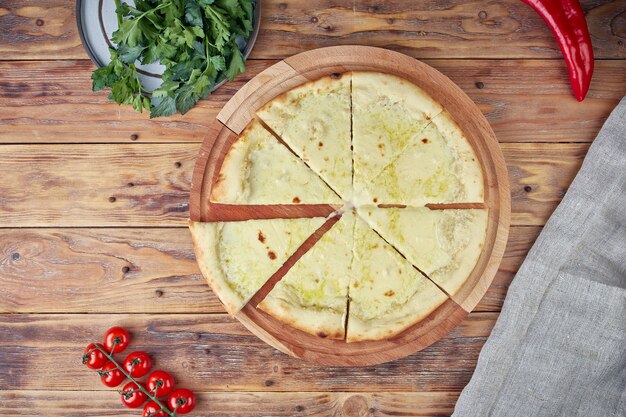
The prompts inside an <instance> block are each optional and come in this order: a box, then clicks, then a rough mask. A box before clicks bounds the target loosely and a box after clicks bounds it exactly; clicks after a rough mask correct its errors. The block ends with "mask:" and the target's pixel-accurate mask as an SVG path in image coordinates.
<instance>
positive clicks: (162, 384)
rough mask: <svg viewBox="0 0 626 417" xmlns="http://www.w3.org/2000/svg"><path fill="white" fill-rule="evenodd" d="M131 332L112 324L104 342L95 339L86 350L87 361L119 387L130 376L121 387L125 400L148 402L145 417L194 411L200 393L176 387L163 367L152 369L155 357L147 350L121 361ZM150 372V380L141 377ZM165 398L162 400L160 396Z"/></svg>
mask: <svg viewBox="0 0 626 417" xmlns="http://www.w3.org/2000/svg"><path fill="white" fill-rule="evenodd" d="M129 343H130V335H129V334H128V332H127V331H126V330H125V329H124V328H122V327H112V328H111V329H109V330H108V331H107V332H106V334H105V338H104V343H103V344H100V343H91V344H89V345H88V346H87V348H86V349H85V352H84V353H83V364H85V365H86V366H87V367H89V368H91V369H95V370H97V371H98V374H99V375H100V379H101V380H102V383H103V384H105V385H106V386H108V387H117V386H119V385H120V384H121V383H122V382H124V381H125V380H127V379H128V380H130V382H128V383H127V384H126V385H124V388H123V389H122V390H121V391H118V392H119V393H120V395H121V399H122V404H124V405H125V406H127V407H129V408H138V407H141V406H142V405H144V403H145V402H146V401H148V402H147V403H146V404H145V405H144V408H143V414H142V417H167V416H169V417H176V416H178V415H180V414H187V413H190V412H191V411H193V409H194V408H195V406H196V397H195V395H194V393H193V392H192V391H191V390H188V389H186V388H178V389H174V378H172V376H171V375H170V374H169V373H168V372H166V371H162V370H156V371H153V372H152V373H150V375H148V373H149V372H150V370H151V368H152V359H151V358H150V356H149V355H148V354H147V353H146V352H140V351H137V352H132V353H131V354H129V355H128V356H127V357H126V359H125V360H124V362H122V363H120V362H118V361H117V360H116V359H115V358H114V357H113V354H114V353H121V352H123V351H124V350H126V348H127V347H128V345H129ZM145 375H148V378H147V381H146V383H145V384H144V383H142V382H140V381H139V380H138V378H141V377H143V376H145ZM159 398H161V400H159Z"/></svg>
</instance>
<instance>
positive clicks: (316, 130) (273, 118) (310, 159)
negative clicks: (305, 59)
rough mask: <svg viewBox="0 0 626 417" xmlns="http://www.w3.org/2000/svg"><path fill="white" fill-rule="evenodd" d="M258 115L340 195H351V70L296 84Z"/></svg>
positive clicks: (345, 196)
mask: <svg viewBox="0 0 626 417" xmlns="http://www.w3.org/2000/svg"><path fill="white" fill-rule="evenodd" d="M258 116H259V117H260V118H261V119H262V120H263V121H264V122H265V123H267V125H268V126H270V127H271V128H272V130H274V131H275V132H276V133H277V134H278V135H279V136H280V137H281V138H282V139H283V140H284V141H285V142H286V143H287V144H288V145H289V147H290V148H291V149H292V150H293V151H294V152H295V153H296V154H297V155H298V156H300V158H302V159H303V160H304V162H305V163H306V164H307V165H308V166H309V167H311V169H313V171H315V172H316V173H317V174H319V175H320V177H322V178H323V179H324V181H326V183H327V184H328V185H329V186H330V187H331V188H332V189H333V190H334V191H335V192H337V193H338V194H339V196H341V197H342V198H343V199H348V198H349V197H350V196H351V195H352V151H351V148H350V147H351V137H350V74H344V75H343V76H342V77H341V78H340V79H332V78H330V77H326V78H322V79H320V80H317V81H313V82H310V83H307V84H304V85H302V86H300V87H297V88H295V89H293V90H291V91H289V92H287V93H286V94H285V95H283V96H281V97H279V98H278V99H274V100H273V101H271V102H269V103H268V104H267V105H266V106H265V107H263V108H262V109H261V110H259V112H258Z"/></svg>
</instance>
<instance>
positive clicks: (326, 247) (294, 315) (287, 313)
mask: <svg viewBox="0 0 626 417" xmlns="http://www.w3.org/2000/svg"><path fill="white" fill-rule="evenodd" d="M354 220H355V214H354V212H352V211H351V212H348V213H346V214H344V215H343V216H342V217H341V219H340V220H339V221H338V222H337V223H335V224H334V225H333V227H332V228H331V229H330V230H329V231H328V232H326V233H325V234H324V235H323V236H322V238H321V239H320V240H319V241H318V242H317V243H316V244H315V246H313V247H312V248H311V250H309V251H308V252H307V253H305V254H304V255H303V256H302V258H300V259H299V260H298V261H297V262H296V263H295V264H294V266H293V267H292V268H291V269H290V270H289V272H287V274H286V275H285V276H284V277H283V279H282V280H280V281H279V282H278V283H277V284H276V286H275V287H274V289H273V290H272V291H271V292H270V293H269V294H268V296H267V297H266V298H265V299H264V300H263V301H262V302H261V303H260V304H259V308H260V309H261V310H263V311H265V312H267V313H269V314H271V315H272V316H274V317H276V318H277V319H278V320H280V321H282V322H283V323H286V324H288V325H290V326H292V327H295V328H297V329H300V330H303V331H305V332H307V333H311V334H314V335H317V336H319V337H323V338H326V337H327V338H330V339H343V338H344V334H345V320H346V314H347V302H348V285H349V283H350V263H351V260H352V240H353V230H354Z"/></svg>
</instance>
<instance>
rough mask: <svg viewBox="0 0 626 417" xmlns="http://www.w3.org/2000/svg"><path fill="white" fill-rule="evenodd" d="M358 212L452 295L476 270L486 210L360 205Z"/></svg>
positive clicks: (481, 247)
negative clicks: (382, 207)
mask: <svg viewBox="0 0 626 417" xmlns="http://www.w3.org/2000/svg"><path fill="white" fill-rule="evenodd" d="M358 213H359V214H360V215H361V216H362V217H363V218H365V219H366V221H367V222H368V224H369V225H370V226H371V227H372V228H373V229H374V230H376V231H377V232H378V233H380V235H381V236H382V237H383V238H385V240H387V241H388V242H389V243H391V244H392V245H393V246H394V247H395V248H396V249H398V251H399V252H400V253H402V254H403V255H404V256H405V257H406V258H407V259H408V260H409V261H410V262H411V263H412V264H413V265H417V266H418V267H419V268H420V270H422V271H423V272H424V273H425V274H426V275H427V276H428V277H429V278H431V279H432V280H433V281H435V282H436V283H437V284H438V285H440V286H441V287H442V288H443V289H444V290H446V292H447V293H448V294H450V295H454V294H456V292H457V291H458V290H459V288H460V287H461V286H462V285H463V283H464V282H465V280H466V279H467V277H468V276H469V275H470V273H471V272H472V270H473V269H474V266H475V265H476V262H477V261H478V257H479V256H480V253H481V252H482V249H483V246H484V243H485V238H486V233H487V214H488V212H487V210H486V209H473V210H430V209H428V208H425V207H422V208H385V209H380V208H376V207H360V208H359V209H358Z"/></svg>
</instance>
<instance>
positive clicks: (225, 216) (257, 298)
mask: <svg viewBox="0 0 626 417" xmlns="http://www.w3.org/2000/svg"><path fill="white" fill-rule="evenodd" d="M352 98H353V95H352V81H351V82H350V113H351V116H350V144H351V146H350V149H351V151H352V150H353V123H354V119H353V102H352ZM257 120H258V121H259V122H260V124H261V125H262V126H263V128H264V129H266V130H267V131H268V132H269V133H271V134H272V135H273V136H274V137H275V138H276V139H277V140H278V141H279V142H280V143H281V144H282V145H283V146H285V147H286V148H287V149H288V150H289V151H290V152H291V153H292V154H293V155H295V156H296V157H298V158H300V156H298V154H297V153H296V152H294V150H293V149H292V148H291V147H290V146H289V145H288V144H287V143H286V142H285V141H284V140H283V139H282V138H281V137H280V135H279V134H277V133H276V132H275V131H274V130H273V129H272V128H271V127H270V126H268V125H267V124H266V123H265V122H264V121H263V120H262V119H261V118H258V117H257ZM432 123H433V122H432V121H429V123H428V124H427V125H426V126H424V128H423V129H422V130H424V129H426V127H428V126H430V125H431V124H432ZM226 128H228V127H227V126H226ZM231 145H232V143H231ZM400 156H401V155H400V154H399V155H396V156H395V158H394V159H393V160H392V161H391V162H389V164H388V165H387V166H389V165H392V164H393V163H394V162H395V161H396V160H397V159H399V158H400ZM300 159H301V160H302V161H303V162H304V164H306V165H307V167H309V168H311V167H310V165H309V164H308V162H307V161H306V160H304V159H302V158H300ZM222 161H223V158H222ZM222 161H219V160H218V166H219V163H221V162H222ZM351 163H352V187H353V192H354V191H355V190H354V185H355V184H354V153H353V154H352V161H351ZM383 170H384V169H383ZM313 171H314V170H313ZM314 172H315V171H314ZM318 177H319V178H320V179H321V180H322V181H323V182H324V183H325V184H326V185H327V186H328V187H329V188H330V189H331V190H333V192H334V193H335V194H337V192H336V191H335V190H334V188H333V187H331V186H330V185H329V184H328V182H327V181H326V180H325V179H324V178H322V177H321V176H320V175H319V174H318ZM337 195H338V194H337ZM338 197H340V198H341V196H339V195H338ZM210 206H212V209H211V210H210V211H209V212H210V215H209V218H208V219H206V220H205V221H239V220H254V219H266V218H304V217H315V216H319V215H323V216H327V220H326V222H325V223H324V224H323V225H322V226H321V227H319V228H318V229H317V230H316V231H315V232H314V233H313V234H312V235H311V236H309V237H308V238H307V239H306V240H305V241H304V243H302V245H301V246H300V247H299V248H298V249H297V250H296V251H295V252H294V253H293V254H292V255H291V256H290V257H289V258H288V259H287V260H286V261H285V263H284V264H283V265H282V266H281V267H280V268H279V269H278V271H276V272H275V273H274V274H273V275H272V276H271V277H270V278H269V279H268V280H267V282H265V284H264V285H263V286H262V287H261V288H260V289H259V290H258V291H257V292H256V293H255V295H254V296H253V297H252V298H251V299H250V301H249V302H248V304H250V305H251V306H252V307H254V308H256V307H257V306H258V304H259V303H261V302H262V301H263V300H264V299H265V298H266V297H267V295H268V294H269V293H270V292H271V291H272V289H273V288H274V287H275V285H276V284H277V283H278V282H279V281H280V280H281V279H282V278H283V277H284V276H285V275H286V274H287V272H289V270H290V269H291V268H292V267H293V266H294V265H295V264H296V262H298V261H299V260H300V258H302V256H303V255H304V254H305V253H307V252H308V251H309V250H311V249H312V248H313V247H314V246H315V244H316V243H317V242H318V241H319V240H320V239H321V238H322V236H323V235H324V234H325V233H327V232H328V231H329V230H330V229H331V228H332V227H333V225H334V224H335V223H336V222H337V221H339V219H340V218H341V216H342V215H343V213H344V211H346V210H353V209H354V205H353V203H352V202H350V201H349V202H346V204H344V206H343V207H341V208H339V207H336V206H332V205H328V204H319V205H317V204H309V205H302V204H294V205H265V206H256V205H247V206H246V205H236V204H221V203H210ZM376 206H377V207H378V208H383V209H384V208H407V207H408V206H407V205H402V204H382V203H381V204H377V205H376ZM425 207H427V208H429V209H431V210H447V209H457V210H459V209H461V210H462V209H468V210H469V209H477V208H478V209H481V208H486V204H485V203H477V202H468V203H453V204H426V205H425ZM277 208H279V210H276V209H277ZM311 209H313V211H315V212H316V214H311V211H310V210H311ZM372 230H373V231H374V232H375V233H376V234H377V235H378V236H379V237H380V238H381V239H382V240H383V241H385V242H386V243H387V244H388V245H389V246H391V247H392V248H393V250H394V251H395V252H396V253H397V254H399V255H400V256H401V257H402V258H403V259H405V260H406V261H407V262H408V263H409V264H410V265H411V266H412V267H413V268H414V269H415V270H416V271H418V272H419V273H420V274H421V275H423V276H424V277H426V278H427V279H428V280H429V281H430V282H432V283H433V284H435V285H436V286H437V288H438V289H439V290H440V291H441V292H442V293H444V294H445V295H446V296H447V297H448V298H449V299H450V300H452V297H451V295H450V294H449V293H448V292H447V291H446V290H445V289H444V288H442V287H441V286H440V285H439V284H437V283H436V282H435V281H434V280H433V279H431V278H430V277H429V276H428V275H427V274H426V273H425V272H424V271H423V270H422V269H420V267H419V266H418V265H415V264H413V263H411V262H410V261H409V260H408V259H407V258H406V256H405V255H404V254H403V253H402V252H401V251H399V250H398V248H396V246H394V245H393V244H392V243H391V242H389V241H388V240H387V239H385V238H384V237H383V236H382V235H381V234H380V233H379V232H378V231H377V230H375V229H373V228H372ZM354 244H356V242H354ZM352 252H353V253H354V248H353V251H352ZM353 256H354V255H353ZM346 294H347V295H346V317H345V321H344V329H345V335H344V340H345V337H346V336H347V334H348V330H349V329H348V321H349V317H350V302H351V299H350V292H349V287H348V289H347V293H346ZM452 301H453V302H454V300H452Z"/></svg>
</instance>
